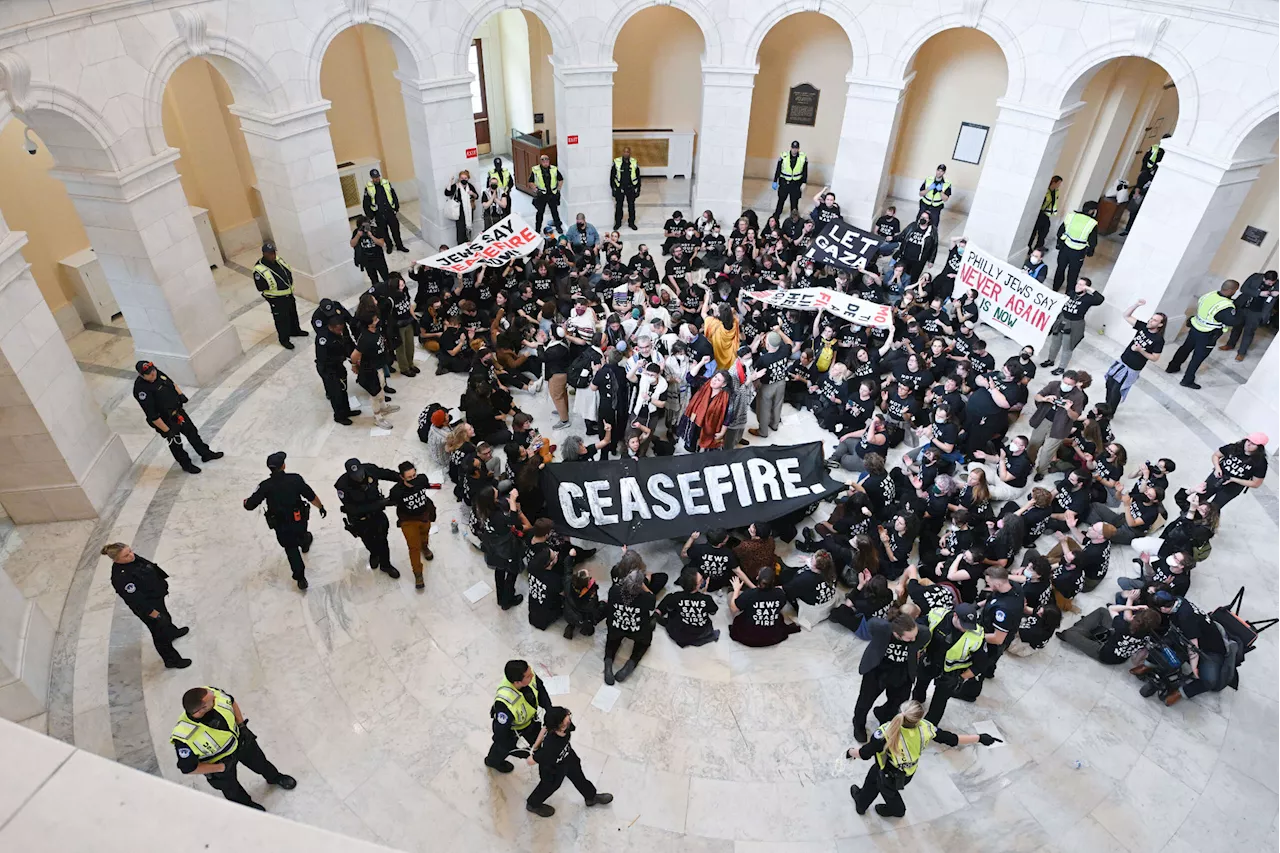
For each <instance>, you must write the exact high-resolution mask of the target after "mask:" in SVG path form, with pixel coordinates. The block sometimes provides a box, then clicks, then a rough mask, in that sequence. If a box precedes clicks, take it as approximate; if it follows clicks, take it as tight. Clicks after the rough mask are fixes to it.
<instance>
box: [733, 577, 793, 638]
mask: <svg viewBox="0 0 1280 853" xmlns="http://www.w3.org/2000/svg"><path fill="white" fill-rule="evenodd" d="M786 603H787V594H786V593H785V592H783V590H782V588H781V587H776V586H774V587H769V588H768V589H744V590H742V592H741V593H739V594H738V602H737V604H738V609H739V610H741V611H742V612H743V613H744V614H746V615H748V616H749V617H750V618H751V624H753V625H755V626H756V627H757V628H772V627H774V626H775V625H778V624H779V623H781V622H782V605H784V604H786Z"/></svg>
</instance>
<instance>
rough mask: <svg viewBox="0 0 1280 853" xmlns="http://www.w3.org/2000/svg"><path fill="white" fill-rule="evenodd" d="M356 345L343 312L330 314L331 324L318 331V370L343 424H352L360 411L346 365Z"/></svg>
mask: <svg viewBox="0 0 1280 853" xmlns="http://www.w3.org/2000/svg"><path fill="white" fill-rule="evenodd" d="M344 310H345V309H344ZM355 348H356V345H355V343H353V342H352V340H351V335H350V333H349V332H348V331H347V326H346V323H344V322H343V321H342V316H341V315H340V314H336V313H335V314H332V315H330V316H329V318H328V326H327V327H325V328H324V329H321V330H320V331H318V332H317V333H316V372H317V373H319V374H320V381H321V382H322V383H323V384H324V396H325V397H326V398H328V400H329V405H330V406H332V407H333V419H334V421H336V422H337V423H340V424H342V425H343V426H351V419H352V418H353V417H355V416H357V415H359V414H360V410H359V409H353V408H351V401H350V398H349V397H348V396H347V370H346V366H345V365H346V362H347V360H348V359H350V358H351V353H352V352H354V351H355Z"/></svg>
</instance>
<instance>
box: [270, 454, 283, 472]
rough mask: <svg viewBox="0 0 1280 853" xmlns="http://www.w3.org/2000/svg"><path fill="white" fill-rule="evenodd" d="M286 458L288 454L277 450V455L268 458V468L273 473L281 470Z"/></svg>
mask: <svg viewBox="0 0 1280 853" xmlns="http://www.w3.org/2000/svg"><path fill="white" fill-rule="evenodd" d="M285 456H286V454H285V452H284V451H283V450H277V451H276V452H275V453H272V454H271V455H270V456H268V457H267V467H268V468H270V469H271V470H272V471H275V470H278V469H279V468H281V467H283V466H284V460H285Z"/></svg>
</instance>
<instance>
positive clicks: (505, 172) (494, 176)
mask: <svg viewBox="0 0 1280 853" xmlns="http://www.w3.org/2000/svg"><path fill="white" fill-rule="evenodd" d="M487 177H488V178H489V180H496V181H497V182H498V188H499V189H501V190H502V194H503V195H504V196H506V197H507V198H511V191H512V190H513V189H515V186H516V176H515V175H513V174H511V170H510V169H508V168H507V167H505V166H503V165H502V158H501V157H495V158H493V168H492V169H490V170H489V173H488V175H487ZM486 183H488V181H486ZM507 209H508V210H510V209H511V205H510V203H509V202H508V204H507Z"/></svg>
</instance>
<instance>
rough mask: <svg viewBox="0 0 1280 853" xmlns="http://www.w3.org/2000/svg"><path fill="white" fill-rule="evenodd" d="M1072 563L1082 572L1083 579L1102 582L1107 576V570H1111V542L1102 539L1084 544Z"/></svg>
mask: <svg viewBox="0 0 1280 853" xmlns="http://www.w3.org/2000/svg"><path fill="white" fill-rule="evenodd" d="M1072 562H1074V563H1075V564H1076V566H1077V567H1078V568H1079V569H1080V570H1081V571H1083V572H1084V574H1085V577H1087V578H1092V579H1093V580H1102V579H1103V578H1105V577H1106V576H1107V569H1109V568H1111V542H1109V541H1108V540H1105V539H1104V540H1103V541H1101V542H1088V543H1086V544H1085V546H1084V548H1083V549H1082V550H1081V551H1079V552H1078V553H1077V554H1076V556H1075V559H1074V560H1072Z"/></svg>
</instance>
